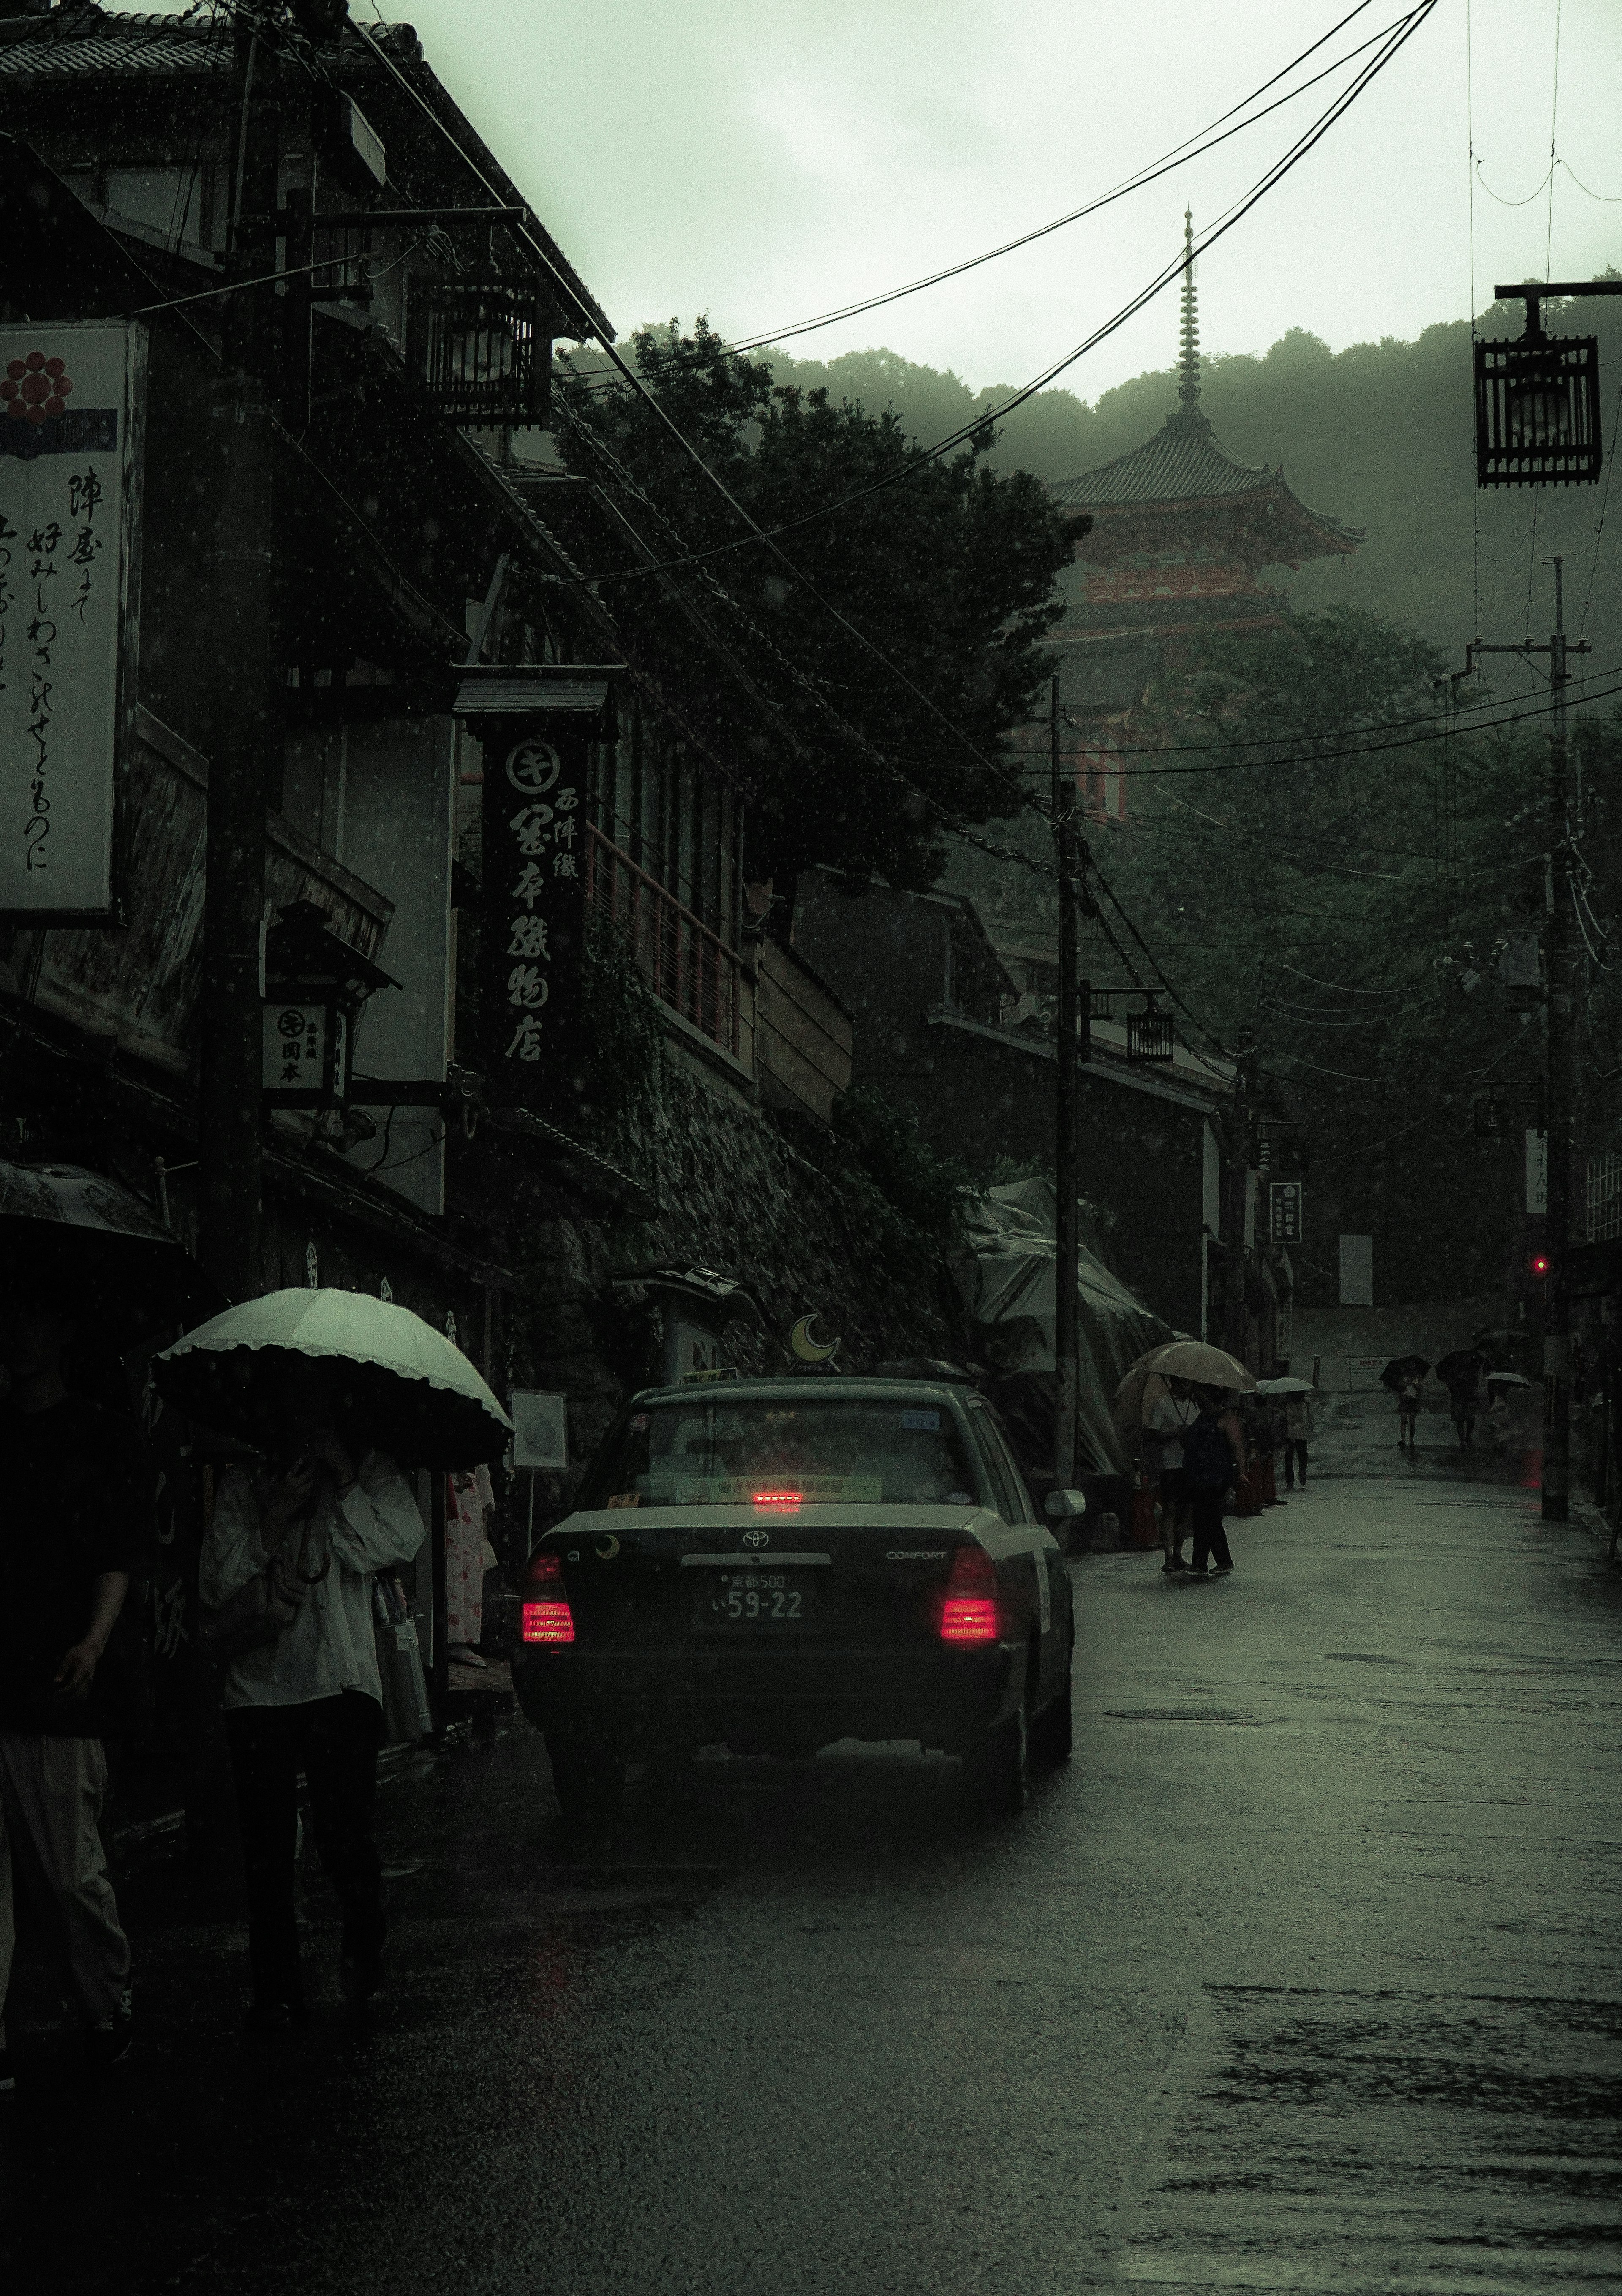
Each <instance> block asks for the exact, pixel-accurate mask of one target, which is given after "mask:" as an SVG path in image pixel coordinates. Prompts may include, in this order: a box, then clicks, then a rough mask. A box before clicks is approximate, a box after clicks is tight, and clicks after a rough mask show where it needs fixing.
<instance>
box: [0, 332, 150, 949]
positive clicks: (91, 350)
mask: <svg viewBox="0 0 1622 2296" xmlns="http://www.w3.org/2000/svg"><path fill="white" fill-rule="evenodd" d="M144 357H145V336H144V334H143V331H142V330H141V329H140V328H138V327H134V326H94V325H70V326H57V325H54V324H42V325H39V326H29V327H3V328H0V913H3V912H6V911H9V912H11V913H12V914H13V915H18V914H20V915H24V916H27V917H29V918H35V919H38V920H39V921H40V922H51V921H53V920H54V921H60V922H69V921H70V920H75V921H78V922H98V921H101V920H104V919H111V917H112V916H113V915H114V914H115V911H116V899H115V890H114V884H113V863H114V826H115V822H116V818H117V804H116V799H117V793H118V773H119V763H120V759H121V758H122V757H123V755H124V753H125V751H126V747H127V744H126V739H125V735H126V726H127V720H128V718H129V717H130V716H131V715H132V714H133V711H134V708H135V637H136V630H137V627H138V594H137V588H136V568H137V549H136V544H137V538H138V537H137V519H136V487H135V474H136V467H137V466H136V461H135V444H136V442H135V437H134V432H135V427H136V423H137V421H138V419H139V414H140V406H141V395H142V382H143V375H144Z"/></svg>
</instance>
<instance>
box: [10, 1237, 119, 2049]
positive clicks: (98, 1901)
mask: <svg viewBox="0 0 1622 2296" xmlns="http://www.w3.org/2000/svg"><path fill="white" fill-rule="evenodd" d="M0 1300H3V1303H4V1304H3V1305H0V1361H3V1362H4V1366H5V1369H6V1372H7V1373H8V1374H9V1387H8V1390H7V1393H6V1396H5V1399H4V1403H3V1404H0V1471H3V1472H4V1476H5V1486H6V1488H5V1504H4V1508H0V2088H4V2087H10V2086H11V2080H12V2075H11V2071H10V2062H9V2058H8V2056H7V2054H6V2050H5V2027H4V2001H5V1993H6V1989H7V1987H8V1985H9V1983H10V1980H11V1973H12V1957H13V1954H14V1950H15V1944H16V1926H15V1897H14V1893H15V1892H16V1891H17V1890H24V1891H26V1892H27V1894H28V1897H29V1902H30V1904H31V1905H32V1906H34V1907H36V1909H37V1912H38V1913H39V1915H40V1916H41V1926H42V1928H43V1930H44V1931H45V1934H46V1935H47V1936H48V1937H50V1939H52V1942H53V1945H54V1947H55V1948H56V1950H57V1952H58V1955H59V1956H60V1958H61V1962H62V1964H63V1965H64V1966H65V1968H66V1970H67V1972H68V1974H69V1977H70V1980H71V1983H72V1987H73V1990H74V1992H75V1994H76V1995H77V1996H78V2008H79V2014H80V2016H81V2017H82V2019H83V2021H84V2025H85V2038H86V2054H87V2055H88V2057H89V2060H90V2062H92V2063H93V2064H112V2063H116V2062H117V2061H118V2060H119V2058H120V2057H122V2056H123V2055H124V2054H126V2053H127V2050H128V2048H129V2046H130V2040H131V2036H132V2033H133V2030H134V2021H133V2015H132V2011H131V2004H130V1986H129V1967H130V1954H129V1943H128V1940H127V1938H126V1937H125V1934H124V1931H123V1928H122V1926H121V1924H120V1923H119V1907H118V1901H117V1898H116V1897H115V1895H114V1892H113V1888H112V1884H111V1882H110V1881H109V1879H108V1877H107V1859H106V1855H105V1853H104V1851H103V1850H102V1836H101V1818H102V1802H103V1800H104V1799H105V1796H106V1792H107V1757H106V1752H105V1749H104V1746H103V1743H102V1742H103V1740H104V1739H106V1738H109V1737H112V1736H116V1735H118V1734H119V1733H120V1732H122V1731H123V1730H126V1729H128V1728H130V1727H132V1726H134V1725H135V1722H136V1721H137V1720H138V1719H139V1718H140V1707H141V1691H142V1680H141V1667H140V1636H139V1627H138V1622H137V1620H136V1617H135V1613H134V1611H131V1613H130V1615H129V1617H128V1618H127V1620H126V1624H125V1629H124V1631H123V1632H122V1633H119V1620H120V1617H121V1615H122V1614H123V1613H124V1611H125V1604H126V1600H127V1596H128V1594H129V1590H130V1586H131V1583H132V1581H134V1580H135V1579H138V1578H139V1577H140V1576H141V1574H142V1572H143V1570H144V1568H145V1565H146V1561H147V1557H148V1553H149V1547H150V1536H151V1530H152V1476H151V1473H150V1471H149V1469H148V1467H147V1464H146V1462H145V1458H144V1456H143V1450H142V1447H141V1444H140V1441H139V1439H138V1437H137V1436H136V1433H135V1429H134V1427H133V1425H131V1424H130V1423H128V1422H126V1421H121V1420H119V1418H118V1417H117V1416H116V1415H114V1414H113V1413H111V1412H110V1411H106V1410H103V1409H102V1408H101V1407H99V1406H97V1405H95V1404H93V1403H90V1402H88V1401H87V1400H86V1398H84V1397H83V1396H81V1395H78V1394H76V1393H75V1392H74V1391H73V1390H72V1389H71V1388H70V1386H69V1384H68V1382H67V1379H66V1378H65V1376H64V1375H63V1370H62V1358H63V1355H64V1352H65V1350H66V1349H68V1348H69V1347H70V1345H71V1344H72V1341H73V1337H74V1326H73V1324H72V1322H71V1321H70V1318H69V1317H68V1316H67V1315H65V1314H64V1313H63V1311H62V1308H61V1302H60V1298H59V1297H53V1294H52V1293H51V1292H46V1291H45V1290H44V1289H43V1288H40V1287H38V1286H37V1284H36V1283H34V1282H33V1281H31V1280H30V1279H28V1278H23V1279H20V1280H18V1279H12V1280H9V1281H8V1282H7V1283H6V1285H5V1287H4V1292H0Z"/></svg>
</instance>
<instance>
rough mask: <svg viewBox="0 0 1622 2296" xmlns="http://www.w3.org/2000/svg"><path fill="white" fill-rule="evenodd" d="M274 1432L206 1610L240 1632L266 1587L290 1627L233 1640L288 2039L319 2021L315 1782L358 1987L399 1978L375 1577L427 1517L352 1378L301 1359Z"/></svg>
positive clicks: (415, 1541)
mask: <svg viewBox="0 0 1622 2296" xmlns="http://www.w3.org/2000/svg"><path fill="white" fill-rule="evenodd" d="M266 1402H267V1404H268V1406H269V1409H270V1417H271V1424H270V1426H269V1427H268V1428H267V1429H266V1458H265V1461H264V1464H262V1465H261V1466H260V1468H259V1469H258V1472H250V1471H249V1470H248V1469H247V1468H246V1467H243V1466H240V1465H233V1466H229V1467H227V1468H226V1469H225V1472H224V1473H223V1474H222V1475H221V1477H220V1481H219V1489H218V1495H217V1498H216V1501H215V1507H214V1515H213V1520H212V1521H211V1522H210V1523H209V1531H208V1536H207V1538H206V1540H205V1542H204V1546H203V1554H202V1563H201V1592H202V1598H203V1601H204V1602H205V1603H208V1604H209V1605H211V1606H213V1608H214V1610H215V1611H216V1615H217V1620H229V1618H230V1613H229V1611H228V1610H227V1607H226V1606H227V1605H229V1604H230V1603H232V1601H233V1598H240V1597H242V1595H250V1598H256V1599H250V1603H248V1604H239V1610H250V1611H258V1609H259V1608H260V1605H259V1603H258V1600H257V1595H258V1587H260V1586H266V1588H267V1592H269V1591H270V1590H274V1593H272V1595H271V1599H272V1601H276V1602H278V1603H279V1607H280V1608H281V1609H283V1610H285V1611H288V1612H289V1613H290V1614H291V1615H289V1616H288V1617H287V1618H286V1620H284V1621H283V1622H282V1623H281V1624H280V1627H279V1630H278V1631H275V1632H274V1633H266V1632H264V1631H262V1630H261V1629H260V1627H259V1625H258V1622H257V1621H256V1623H255V1625H254V1626H253V1627H252V1628H250V1630H249V1631H248V1632H246V1633H241V1632H239V1633H238V1634H237V1635H235V1636H233V1633H232V1628H231V1626H230V1625H229V1624H227V1625H226V1626H225V1630H224V1632H223V1633H222V1634H220V1635H219V1636H218V1639H219V1641H220V1642H221V1644H223V1646H224V1649H225V1687H224V1693H223V1704H224V1706H225V1735H226V1740H227V1743H228V1744H229V1746H230V1750H231V1766H232V1769H233V1774H234V1775H235V1780H236V1796H237V1813H238V1819H239V1823H240V1825H241V1829H242V1863H243V1866H244V1869H245V1873H246V1878H247V1882H248V1949H249V1958H250V1963H251V1964H252V1970H253V2006H252V2009H251V2010H250V2013H249V2022H250V2026H251V2027H252V2028H253V2029H255V2030H259V2031H269V2030H282V2029H283V2028H285V2027H287V2026H290V2025H291V2024H294V2023H297V2022H298V2021H299V2020H301V2019H302V2017H303V2016H304V2014H305V2011H306V2004H305V1992H304V1980H303V1975H302V1972H301V1971H300V1969H299V1932H298V1923H297V1919H296V1916H295V1914H294V1907H293V1854H294V1846H295V1842H296V1839H297V1831H298V1800H297V1779H298V1773H299V1771H300V1770H302V1771H303V1772H304V1775H305V1778H306V1781H307V1784H308V1788H309V1798H310V1816H311V1821H312V1827H313V1831H314V1833H315V1846H316V1848H317V1849H318V1850H319V1851H320V1853H321V1862H322V1864H323V1865H324V1866H325V1868H326V1870H327V1874H328V1875H329V1877H330V1878H331V1880H332V1885H333V1887H334V1888H335V1889H336V1890H337V1891H338V1894H339V1896H340V1898H341V1899H342V1901H343V1946H342V1961H341V1977H342V1982H343V1986H344V1989H345V1991H346V1992H347V1993H348V1995H349V1997H350V1998H351V1999H354V2000H357V2001H359V2000H365V1999H366V1998H367V1997H369V1996H370V1995H371V1994H372V1993H373V1992H374V1991H375V1990H376V1989H377V1986H378V1984H379V1981H380V1980H381V1975H382V1956H383V1939H384V1935H385V1931H386V1923H385V1921H384V1916H383V1907H382V1897H381V1869H380V1866H379V1861H378V1855H377V1851H376V1849H375V1848H374V1847H373V1841H372V1802H373V1792H374V1791H375V1787H376V1782H377V1750H378V1743H379V1739H380V1735H381V1720H382V1704H383V1693H382V1684H381V1680H380V1678H379V1676H378V1669H377V1648H376V1641H375V1637H374V1636H373V1625H372V1579H373V1575H374V1574H375V1573H376V1572H377V1571H379V1570H389V1569H390V1568H392V1567H393V1566H394V1565H396V1564H397V1563H403V1562H409V1561H410V1560H411V1558H412V1557H413V1556H414V1554H415V1553H416V1551H417V1549H418V1547H419V1546H422V1516H421V1515H420V1514H419V1513H418V1512H417V1505H416V1500H415V1498H414V1496H413V1494H412V1491H411V1488H410V1487H409V1486H408V1484H407V1483H406V1479H405V1477H404V1476H403V1475H402V1474H401V1472H400V1471H399V1468H398V1467H397V1465H396V1464H395V1462H394V1460H393V1459H392V1458H390V1457H389V1455H388V1454H387V1453H386V1452H383V1451H380V1450H379V1449H378V1448H377V1447H376V1446H375V1445H374V1444H373V1442H372V1441H371V1440H370V1439H369V1434H368V1431H367V1430H366V1429H365V1426H364V1424H362V1423H360V1422H359V1420H358V1419H357V1416H356V1414H355V1411H354V1406H353V1403H352V1400H351V1398H349V1396H348V1395H347V1394H346V1392H345V1390H344V1385H343V1382H342V1367H341V1366H339V1365H328V1364H323V1363H319V1362H311V1361H308V1360H306V1359H303V1358H299V1357H293V1358H291V1360H290V1361H289V1362H288V1363H286V1364H285V1365H282V1366H280V1367H279V1368H278V1371H277V1372H276V1374H274V1376H273V1378H272V1379H271V1380H270V1381H269V1382H267V1390H266Z"/></svg>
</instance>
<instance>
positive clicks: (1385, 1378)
mask: <svg viewBox="0 0 1622 2296" xmlns="http://www.w3.org/2000/svg"><path fill="white" fill-rule="evenodd" d="M1429 1368H1430V1365H1429V1361H1428V1360H1427V1358H1426V1357H1423V1356H1393V1357H1392V1358H1391V1360H1390V1362H1389V1364H1388V1365H1386V1367H1385V1369H1384V1371H1382V1372H1381V1373H1380V1385H1381V1386H1382V1387H1395V1386H1396V1385H1397V1382H1398V1381H1399V1380H1403V1379H1405V1378H1406V1377H1407V1376H1408V1374H1409V1373H1410V1372H1412V1373H1413V1375H1414V1377H1415V1378H1416V1379H1423V1378H1424V1376H1425V1374H1426V1373H1427V1372H1428V1371H1429Z"/></svg>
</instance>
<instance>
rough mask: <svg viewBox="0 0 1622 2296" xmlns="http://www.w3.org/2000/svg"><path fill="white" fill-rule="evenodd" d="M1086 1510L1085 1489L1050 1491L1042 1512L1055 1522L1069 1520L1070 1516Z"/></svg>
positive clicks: (1083, 1512)
mask: <svg viewBox="0 0 1622 2296" xmlns="http://www.w3.org/2000/svg"><path fill="white" fill-rule="evenodd" d="M1086 1511H1087V1495H1086V1493H1085V1491H1050V1492H1049V1493H1048V1495H1047V1499H1046V1502H1045V1505H1044V1513H1047V1514H1049V1515H1051V1516H1052V1517H1053V1520H1054V1521H1056V1522H1058V1521H1069V1520H1070V1518H1071V1517H1072V1516H1075V1515H1078V1514H1085V1513H1086Z"/></svg>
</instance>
